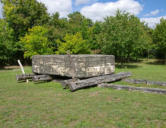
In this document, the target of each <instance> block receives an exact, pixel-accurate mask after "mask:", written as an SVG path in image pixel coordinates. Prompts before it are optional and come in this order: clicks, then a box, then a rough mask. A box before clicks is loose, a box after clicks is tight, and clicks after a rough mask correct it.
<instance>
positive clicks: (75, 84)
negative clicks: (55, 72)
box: [68, 72, 131, 91]
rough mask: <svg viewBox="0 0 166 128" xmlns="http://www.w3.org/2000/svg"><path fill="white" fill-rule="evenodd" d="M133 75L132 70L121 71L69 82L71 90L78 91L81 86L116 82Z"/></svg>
mask: <svg viewBox="0 0 166 128" xmlns="http://www.w3.org/2000/svg"><path fill="white" fill-rule="evenodd" d="M129 76H131V73H130V72H121V73H118V74H111V75H104V76H98V77H93V78H89V79H84V80H77V81H75V82H69V83H68V85H69V88H70V91H76V90H78V89H81V88H86V87H92V86H96V85H98V84H101V83H106V82H114V81H118V80H121V79H124V78H127V77H129Z"/></svg>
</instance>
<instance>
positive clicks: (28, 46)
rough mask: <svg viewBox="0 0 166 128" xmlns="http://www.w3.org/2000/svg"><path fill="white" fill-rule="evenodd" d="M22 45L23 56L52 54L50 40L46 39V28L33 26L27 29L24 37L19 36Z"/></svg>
mask: <svg viewBox="0 0 166 128" xmlns="http://www.w3.org/2000/svg"><path fill="white" fill-rule="evenodd" d="M20 42H22V43H23V45H24V49H25V50H24V51H25V53H24V57H25V58H31V57H32V56H33V55H37V54H39V55H42V54H52V53H53V51H52V47H51V42H50V41H49V40H48V29H47V28H45V27H42V26H35V27H33V28H32V29H29V31H28V33H27V34H26V35H25V37H23V38H21V41H20Z"/></svg>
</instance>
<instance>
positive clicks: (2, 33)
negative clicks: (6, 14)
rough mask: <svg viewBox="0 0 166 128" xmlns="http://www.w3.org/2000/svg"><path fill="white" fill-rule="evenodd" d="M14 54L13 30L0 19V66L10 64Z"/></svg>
mask: <svg viewBox="0 0 166 128" xmlns="http://www.w3.org/2000/svg"><path fill="white" fill-rule="evenodd" d="M14 52H15V51H14V42H13V30H12V29H11V28H9V26H8V24H7V23H6V22H5V20H3V19H0V65H4V64H6V63H10V62H11V61H12V60H13V58H12V56H13V53H14Z"/></svg>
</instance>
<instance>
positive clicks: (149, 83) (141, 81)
mask: <svg viewBox="0 0 166 128" xmlns="http://www.w3.org/2000/svg"><path fill="white" fill-rule="evenodd" d="M123 81H125V82H128V83H132V84H147V85H159V86H166V82H159V81H150V80H137V79H124V80H123Z"/></svg>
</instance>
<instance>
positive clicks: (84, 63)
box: [32, 55, 115, 78]
mask: <svg viewBox="0 0 166 128" xmlns="http://www.w3.org/2000/svg"><path fill="white" fill-rule="evenodd" d="M32 71H33V72H34V73H37V74H47V75H59V76H67V77H76V78H88V77H94V76H100V75H107V74H112V73H114V71H115V57H114V56H113V55H36V56H33V57H32Z"/></svg>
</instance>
